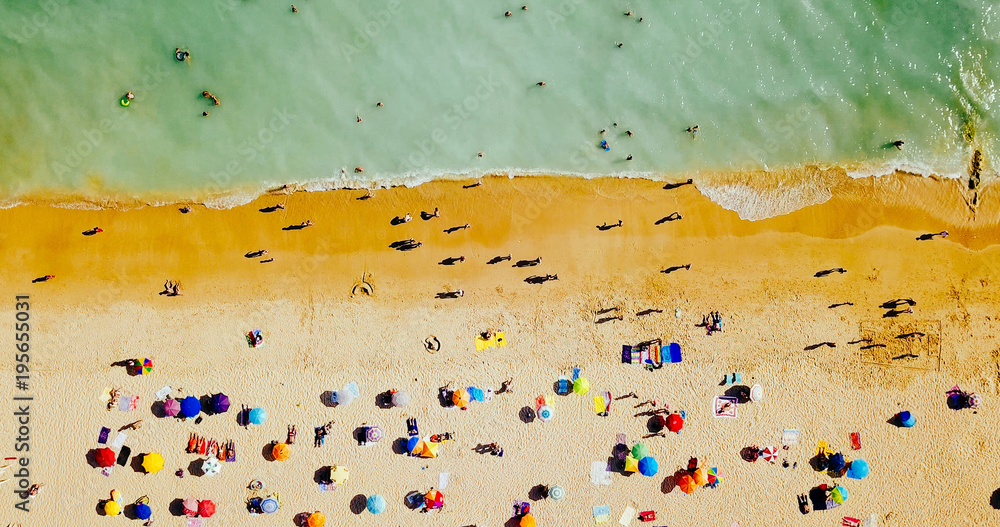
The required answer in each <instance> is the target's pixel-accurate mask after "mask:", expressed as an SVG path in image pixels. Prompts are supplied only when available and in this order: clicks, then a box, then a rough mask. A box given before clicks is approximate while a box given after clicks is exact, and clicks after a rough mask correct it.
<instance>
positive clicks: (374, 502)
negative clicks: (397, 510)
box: [368, 494, 385, 514]
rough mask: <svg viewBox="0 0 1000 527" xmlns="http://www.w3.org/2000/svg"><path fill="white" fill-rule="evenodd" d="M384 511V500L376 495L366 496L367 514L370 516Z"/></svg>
mask: <svg viewBox="0 0 1000 527" xmlns="http://www.w3.org/2000/svg"><path fill="white" fill-rule="evenodd" d="M384 510H385V498H383V497H382V496H379V495H378V494H372V495H371V496H368V512H370V513H372V514H382V511H384Z"/></svg>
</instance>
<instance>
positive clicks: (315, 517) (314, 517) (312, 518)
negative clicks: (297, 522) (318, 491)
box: [306, 511, 326, 527]
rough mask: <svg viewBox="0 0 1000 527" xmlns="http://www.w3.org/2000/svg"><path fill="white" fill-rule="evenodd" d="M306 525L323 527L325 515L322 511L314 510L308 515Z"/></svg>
mask: <svg viewBox="0 0 1000 527" xmlns="http://www.w3.org/2000/svg"><path fill="white" fill-rule="evenodd" d="M306 525H308V526H309V527H323V526H324V525H326V516H324V515H323V513H322V512H319V511H316V512H314V513H312V514H310V515H309V519H308V520H306Z"/></svg>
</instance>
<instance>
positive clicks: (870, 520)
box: [861, 514, 878, 527]
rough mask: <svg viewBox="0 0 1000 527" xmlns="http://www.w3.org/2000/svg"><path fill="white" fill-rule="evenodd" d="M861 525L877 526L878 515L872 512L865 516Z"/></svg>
mask: <svg viewBox="0 0 1000 527" xmlns="http://www.w3.org/2000/svg"><path fill="white" fill-rule="evenodd" d="M861 527H878V516H877V515H875V514H872V515H871V516H869V517H867V518H865V519H864V521H863V522H862V523H861Z"/></svg>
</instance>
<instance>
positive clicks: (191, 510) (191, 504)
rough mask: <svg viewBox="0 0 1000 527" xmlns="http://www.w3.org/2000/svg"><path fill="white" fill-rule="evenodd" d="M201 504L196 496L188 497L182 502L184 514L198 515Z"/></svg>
mask: <svg viewBox="0 0 1000 527" xmlns="http://www.w3.org/2000/svg"><path fill="white" fill-rule="evenodd" d="M199 505H200V503H198V500H196V499H194V498H188V499H186V500H184V502H183V503H181V506H182V507H183V508H184V514H185V515H187V516H196V515H197V514H198V506H199Z"/></svg>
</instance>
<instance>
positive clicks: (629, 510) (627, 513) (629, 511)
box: [618, 505, 636, 527]
mask: <svg viewBox="0 0 1000 527" xmlns="http://www.w3.org/2000/svg"><path fill="white" fill-rule="evenodd" d="M635 513H636V509H635V507H633V506H632V505H628V506H626V507H625V510H624V511H622V516H621V518H618V523H620V524H622V525H625V526H626V527H628V525H630V524H631V523H632V520H634V519H635Z"/></svg>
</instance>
